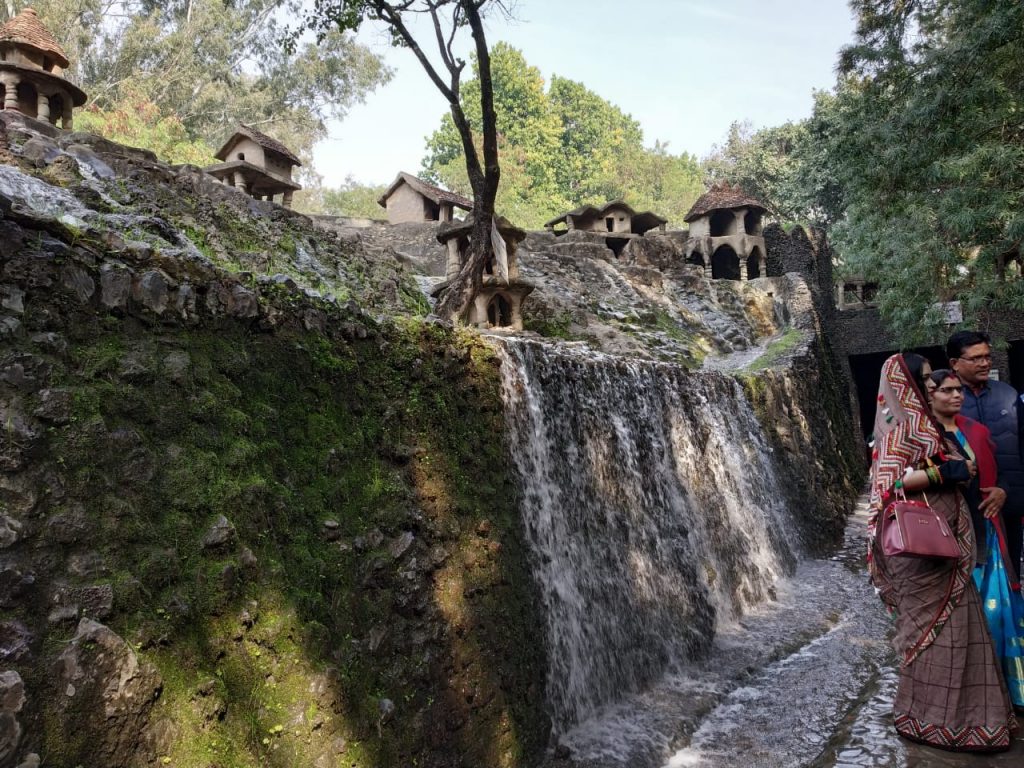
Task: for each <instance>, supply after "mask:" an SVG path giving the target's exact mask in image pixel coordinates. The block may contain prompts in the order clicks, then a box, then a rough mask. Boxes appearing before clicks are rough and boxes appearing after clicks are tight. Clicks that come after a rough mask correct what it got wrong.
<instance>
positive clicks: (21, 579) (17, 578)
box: [0, 565, 36, 609]
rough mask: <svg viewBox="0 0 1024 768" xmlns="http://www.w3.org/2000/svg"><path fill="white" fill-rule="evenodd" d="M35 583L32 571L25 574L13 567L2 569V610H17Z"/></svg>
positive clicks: (0, 606)
mask: <svg viewBox="0 0 1024 768" xmlns="http://www.w3.org/2000/svg"><path fill="white" fill-rule="evenodd" d="M35 583H36V577H35V574H34V573H32V572H31V571H27V572H24V573H23V572H22V571H21V570H20V569H18V568H16V567H15V566H13V565H6V566H4V567H3V568H0V608H6V609H11V608H16V607H17V606H18V603H19V602H20V601H21V599H22V598H24V597H25V595H27V594H28V592H29V590H30V589H31V588H32V586H33V585H34V584H35Z"/></svg>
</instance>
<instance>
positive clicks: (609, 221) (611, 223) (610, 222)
mask: <svg viewBox="0 0 1024 768" xmlns="http://www.w3.org/2000/svg"><path fill="white" fill-rule="evenodd" d="M604 225H605V226H606V227H607V228H608V231H609V232H614V231H615V217H614V216H609V217H608V218H606V219H605V220H604Z"/></svg>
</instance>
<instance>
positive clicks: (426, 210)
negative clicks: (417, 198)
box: [423, 198, 441, 221]
mask: <svg viewBox="0 0 1024 768" xmlns="http://www.w3.org/2000/svg"><path fill="white" fill-rule="evenodd" d="M423 217H424V221H439V220H440V217H441V207H440V206H439V205H438V204H437V203H434V202H431V201H430V200H427V199H426V198H424V199H423Z"/></svg>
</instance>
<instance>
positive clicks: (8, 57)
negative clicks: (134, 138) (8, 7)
mask: <svg viewBox="0 0 1024 768" xmlns="http://www.w3.org/2000/svg"><path fill="white" fill-rule="evenodd" d="M69 63H70V62H68V57H67V54H66V53H64V49H63V48H61V47H60V44H59V43H57V41H56V40H54V39H53V35H51V34H50V31H49V30H48V29H47V28H46V27H45V26H43V23H42V22H41V21H40V20H39V16H38V14H36V12H35V10H34V9H32V8H26V9H25V10H23V11H22V12H21V13H19V14H18V15H17V16H15V17H14V18H12V19H9V20H8V21H7V22H6V23H5V24H4V25H3V26H2V27H0V103H2V104H3V108H4V110H11V111H15V112H20V113H21V114H23V115H25V116H27V117H32V118H35V119H37V120H44V121H46V122H47V123H50V124H51V125H56V124H57V120H60V121H61V127H62V128H64V129H65V130H71V128H72V127H73V115H72V112H73V110H74V108H75V107H80V106H82V105H83V104H85V102H86V98H87V97H86V95H85V92H84V91H82V89H80V88H79V87H78V86H76V85H74V84H73V83H72V82H70V81H69V80H67V79H66V78H65V77H64V70H66V69H67V68H68V65H69Z"/></svg>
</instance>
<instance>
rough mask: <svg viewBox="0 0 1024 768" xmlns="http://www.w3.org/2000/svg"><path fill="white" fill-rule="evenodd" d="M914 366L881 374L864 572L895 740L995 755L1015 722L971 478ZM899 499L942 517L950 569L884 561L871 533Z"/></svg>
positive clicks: (896, 364)
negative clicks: (972, 506)
mask: <svg viewBox="0 0 1024 768" xmlns="http://www.w3.org/2000/svg"><path fill="white" fill-rule="evenodd" d="M918 360H919V361H920V363H915V368H916V369H917V370H916V371H915V372H912V371H911V369H910V367H908V365H907V362H906V361H905V360H904V358H903V356H902V355H894V356H893V357H890V358H889V359H888V360H886V361H885V364H884V365H883V366H882V376H881V382H880V385H879V392H878V411H877V414H876V418H875V445H874V451H873V453H872V464H871V512H872V514H871V518H870V520H869V526H870V550H869V571H870V574H871V580H872V582H873V583H874V585H875V587H876V588H877V589H878V591H879V594H880V596H881V598H882V600H883V601H884V602H885V603H886V605H888V606H889V607H890V608H891V609H892V610H893V612H894V614H895V636H894V638H893V643H894V645H895V647H896V650H897V652H898V654H899V657H900V679H899V687H898V689H897V692H896V698H895V701H894V702H893V714H894V717H895V724H896V730H897V732H898V733H900V734H901V735H903V736H905V737H907V738H909V739H912V740H914V741H918V742H921V743H924V744H928V745H930V746H934V747H939V748H943V749H950V750H955V751H963V752H994V751H1001V750H1005V749H1007V748H1009V746H1010V733H1011V730H1012V729H1014V728H1016V720H1015V718H1014V714H1013V708H1012V706H1011V704H1010V699H1009V697H1008V695H1007V691H1006V686H1005V684H1004V683H1003V679H1002V674H1001V672H1000V668H999V663H998V661H997V659H996V656H995V652H994V650H993V646H992V641H991V639H990V637H989V633H988V628H987V626H986V622H985V616H984V613H983V611H982V606H981V601H980V599H979V597H978V591H977V589H976V588H975V586H974V583H973V581H972V580H971V572H972V570H973V568H974V558H975V555H974V551H975V547H974V530H973V526H972V524H971V516H970V512H969V511H968V508H967V504H966V502H965V501H964V497H963V494H962V493H961V491H960V485H961V484H962V483H966V482H969V481H970V480H971V477H972V475H973V474H974V472H975V471H976V470H975V466H974V463H973V462H970V461H969V460H968V459H966V457H965V456H964V455H963V454H962V453H961V451H960V447H959V446H958V445H956V444H955V443H952V444H951V443H947V442H946V440H945V439H944V433H943V431H942V429H941V428H940V427H939V425H938V423H937V422H936V421H935V419H934V418H933V417H932V414H931V412H930V410H929V409H928V407H927V405H926V400H925V396H924V393H923V383H924V377H923V375H922V374H925V373H930V371H926V369H924V368H923V366H922V363H924V361H923V360H921V359H920V358H918ZM925 365H926V364H925ZM914 373H917V374H918V375H917V376H915V375H914ZM915 379H916V380H915ZM904 493H905V494H906V496H907V497H908V498H911V499H915V498H916V499H918V500H921V501H925V500H926V501H927V503H928V504H929V505H930V506H931V507H932V509H934V510H935V511H936V512H937V513H938V514H940V515H943V516H944V517H945V519H946V521H947V522H948V524H949V528H950V530H951V531H952V532H953V535H954V536H955V537H956V540H957V543H958V545H959V550H960V556H959V557H958V558H957V559H955V560H935V559H926V558H917V557H905V556H894V557H887V556H886V555H885V554H884V552H883V551H882V548H881V546H880V543H879V541H878V537H876V536H875V527H876V526H877V525H878V523H879V522H880V518H881V514H882V512H883V510H884V509H885V507H886V506H887V505H888V504H889V502H891V501H892V500H894V499H895V498H896V497H897V496H901V495H903V494H904Z"/></svg>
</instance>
